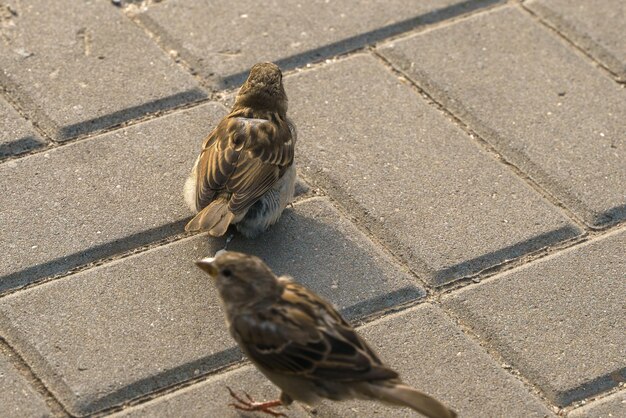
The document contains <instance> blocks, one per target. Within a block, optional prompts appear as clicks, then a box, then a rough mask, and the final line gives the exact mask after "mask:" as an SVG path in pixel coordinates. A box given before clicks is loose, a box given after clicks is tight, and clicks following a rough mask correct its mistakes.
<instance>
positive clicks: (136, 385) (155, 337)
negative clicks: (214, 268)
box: [0, 198, 424, 415]
mask: <svg viewBox="0 0 626 418" xmlns="http://www.w3.org/2000/svg"><path fill="white" fill-rule="evenodd" d="M276 226H277V227H276V228H273V229H272V230H271V231H270V232H269V233H267V234H265V235H264V236H263V237H265V238H259V239H257V240H254V241H246V240H245V239H244V238H243V237H241V236H238V237H236V238H235V239H234V240H233V242H232V243H231V244H232V249H233V250H236V249H245V250H246V251H247V252H249V253H253V254H259V255H261V256H264V257H265V258H266V260H267V261H268V264H270V266H271V267H272V268H273V269H274V270H275V271H276V272H279V273H282V272H289V273H291V274H292V275H293V277H294V278H296V279H297V280H299V281H301V282H303V283H305V284H307V285H308V286H310V287H311V288H313V289H314V290H315V291H318V292H319V293H320V294H322V295H323V296H325V297H328V298H329V299H330V300H331V301H332V302H333V303H335V304H336V305H337V306H338V307H339V308H340V309H342V311H343V312H345V313H346V315H347V316H348V317H349V318H355V317H357V316H363V315H367V314H371V313H373V312H374V311H379V310H381V309H384V308H386V307H389V306H393V305H396V304H398V303H403V302H407V301H411V300H415V299H417V298H419V297H421V296H423V295H424V291H423V290H422V289H420V288H419V287H417V286H415V285H414V284H413V282H412V278H411V277H410V276H409V275H408V274H407V273H405V272H403V271H402V270H401V269H398V266H397V265H395V264H394V263H393V261H392V260H391V259H390V258H389V257H388V256H386V255H385V254H384V253H382V252H381V251H380V250H379V249H377V247H375V246H374V245H373V244H372V243H371V242H370V241H369V240H368V239H367V238H366V237H365V236H364V235H363V234H361V233H360V232H359V231H358V230H357V229H356V228H355V227H354V226H353V225H352V224H351V223H350V222H349V221H348V220H346V219H345V218H343V217H341V215H340V214H339V212H337V210H335V209H333V208H332V207H331V206H330V204H329V203H328V202H327V201H326V200H324V199H319V198H317V199H310V200H306V201H303V202H301V203H299V204H297V205H295V208H294V209H288V211H287V212H286V213H285V214H284V215H283V218H282V219H281V221H280V222H279V224H278V225H276ZM279 241H280V244H279V243H278V242H279ZM223 243H224V242H223V240H221V239H211V238H207V236H206V235H198V236H195V237H191V238H187V239H183V240H181V241H177V242H175V243H172V244H169V245H166V246H162V247H159V248H156V249H153V250H149V251H147V252H144V253H140V254H137V255H135V256H131V257H127V258H123V259H120V260H117V261H114V262H111V263H108V264H105V265H103V266H100V267H96V268H93V269H90V270H86V271H83V272H81V273H78V274H75V275H71V276H67V277H65V278H62V279H58V280H53V281H50V282H48V283H44V284H42V285H40V286H36V287H33V288H31V289H27V290H23V291H19V292H15V293H13V294H11V295H8V296H5V297H3V298H2V299H0V335H3V336H5V338H6V339H7V341H8V342H9V344H11V346H12V347H14V349H15V350H17V351H18V352H19V353H20V354H21V355H22V356H23V358H24V359H25V360H26V361H27V362H28V364H29V365H31V367H32V369H33V370H34V372H35V373H36V374H37V376H39V377H40V378H41V379H42V380H43V381H44V383H45V384H46V386H47V387H48V388H50V390H51V391H52V392H53V393H54V394H55V396H56V397H57V398H58V399H59V400H60V401H61V402H62V403H63V404H64V405H65V407H66V408H67V409H68V411H69V412H71V413H72V414H77V415H83V414H89V413H93V412H95V411H97V410H100V409H103V408H107V407H110V406H113V405H116V404H119V403H122V402H124V401H126V400H128V399H131V398H134V397H137V396H141V395H145V394H146V393H149V392H151V391H153V390H156V389H158V388H161V387H164V386H168V385H171V384H174V383H178V382H181V381H184V380H188V379H191V378H193V377H195V376H197V375H199V374H202V373H207V372H209V371H211V370H215V369H216V368H219V367H222V366H224V365H226V364H229V363H232V362H234V361H237V360H239V359H240V358H241V354H240V352H239V351H238V349H236V348H235V343H234V341H232V340H231V338H230V336H229V335H228V333H227V331H226V328H225V327H224V325H223V324H224V319H223V315H222V312H221V308H220V303H219V301H218V298H217V294H216V292H215V290H214V288H213V286H212V284H211V283H210V280H209V279H208V278H207V276H206V274H204V273H202V272H201V271H200V270H199V269H197V268H196V267H195V266H194V264H193V261H195V260H197V259H200V258H201V257H205V256H207V255H208V254H213V253H214V252H215V251H216V250H217V249H219V248H221V247H223ZM270 246H271V247H270Z"/></svg>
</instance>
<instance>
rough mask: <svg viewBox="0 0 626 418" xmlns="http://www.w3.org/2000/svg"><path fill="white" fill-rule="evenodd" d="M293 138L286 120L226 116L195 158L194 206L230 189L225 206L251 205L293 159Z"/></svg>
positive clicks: (233, 209)
mask: <svg viewBox="0 0 626 418" xmlns="http://www.w3.org/2000/svg"><path fill="white" fill-rule="evenodd" d="M294 145H295V141H294V140H293V139H292V137H291V131H290V130H289V127H288V125H287V123H286V122H284V123H283V124H280V123H274V122H272V121H269V120H267V119H253V118H244V117H236V116H234V117H227V118H225V119H223V120H222V121H221V122H220V124H219V125H218V126H217V127H216V128H215V129H214V130H213V132H211V134H210V135H209V136H208V137H207V139H206V140H205V142H204V146H203V150H202V153H201V154H200V161H199V162H198V171H197V175H198V181H197V186H196V187H197V188H196V199H197V203H198V204H197V207H205V206H206V205H207V204H209V203H210V202H211V200H212V199H213V198H214V196H215V195H216V194H217V193H220V192H223V191H226V192H229V193H231V197H230V201H229V204H228V208H229V210H230V211H231V212H233V213H240V212H241V211H243V210H245V209H246V208H248V207H250V206H251V205H252V204H253V203H254V202H255V201H256V200H257V199H259V198H260V197H261V196H262V195H263V194H264V193H265V192H266V191H268V190H269V189H270V188H271V187H272V185H273V184H274V183H275V182H276V180H278V179H279V178H280V176H281V175H282V174H283V172H284V170H285V169H286V168H287V167H289V166H290V165H291V164H292V163H293V156H294V149H295V147H294Z"/></svg>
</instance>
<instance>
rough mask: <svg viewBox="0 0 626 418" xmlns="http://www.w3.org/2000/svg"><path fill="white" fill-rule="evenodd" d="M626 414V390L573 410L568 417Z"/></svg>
mask: <svg viewBox="0 0 626 418" xmlns="http://www.w3.org/2000/svg"><path fill="white" fill-rule="evenodd" d="M624 416H626V390H624V389H622V390H621V391H620V392H617V393H614V394H612V395H609V396H607V397H606V398H602V399H600V400H597V401H593V402H590V403H588V404H587V405H585V406H583V407H580V408H578V409H575V410H573V411H572V412H570V413H569V414H567V417H568V418H611V417H614V418H619V417H624Z"/></svg>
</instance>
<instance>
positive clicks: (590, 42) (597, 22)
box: [524, 0, 626, 81]
mask: <svg viewBox="0 0 626 418" xmlns="http://www.w3.org/2000/svg"><path fill="white" fill-rule="evenodd" d="M524 5H525V6H527V7H528V8H529V9H531V10H532V11H533V12H535V13H537V14H538V15H539V16H541V17H542V18H543V19H545V20H546V21H547V22H548V23H549V24H550V25H551V26H552V27H554V28H555V29H556V30H558V31H559V32H560V33H562V34H564V35H565V36H566V37H567V38H569V39H570V40H571V41H572V42H574V43H575V44H576V45H578V46H579V47H581V48H582V49H584V50H585V51H586V52H588V53H589V54H590V55H592V56H593V57H594V58H595V59H597V60H598V61H600V62H601V63H602V64H603V65H605V66H606V67H607V68H609V69H610V70H611V71H612V72H614V73H615V74H616V75H617V77H618V79H619V80H620V81H626V36H625V35H624V34H625V33H626V2H624V1H623V0H600V1H594V2H593V3H592V2H589V1H584V0H577V1H572V0H538V1H535V0H531V1H529V2H525V3H524Z"/></svg>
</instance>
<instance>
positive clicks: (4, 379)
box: [0, 352, 51, 418]
mask: <svg viewBox="0 0 626 418" xmlns="http://www.w3.org/2000/svg"><path fill="white" fill-rule="evenodd" d="M0 405H1V407H0V417H7V418H9V417H11V418H20V417H48V416H50V415H51V413H50V410H49V409H48V407H47V406H46V402H45V401H44V400H43V399H42V398H41V397H40V396H39V394H37V392H35V391H34V390H33V388H32V387H30V386H29V384H28V382H26V380H24V378H23V377H22V376H21V375H20V374H19V373H18V371H17V370H15V367H13V365H11V364H10V363H9V360H8V359H7V358H6V357H5V356H4V355H3V354H2V353H1V352H0Z"/></svg>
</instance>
